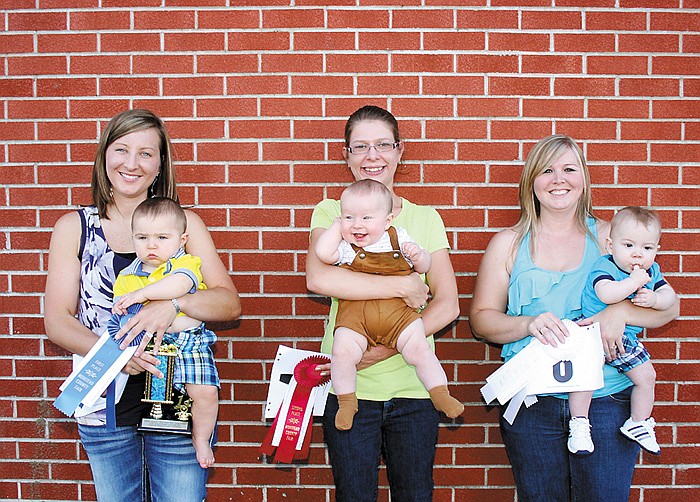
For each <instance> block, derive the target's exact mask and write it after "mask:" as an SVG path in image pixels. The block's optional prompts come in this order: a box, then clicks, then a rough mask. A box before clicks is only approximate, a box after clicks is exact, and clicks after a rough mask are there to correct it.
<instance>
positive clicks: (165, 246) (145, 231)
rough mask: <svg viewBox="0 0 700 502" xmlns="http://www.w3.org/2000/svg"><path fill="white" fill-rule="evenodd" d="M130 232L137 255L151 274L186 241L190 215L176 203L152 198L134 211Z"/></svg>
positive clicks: (163, 198) (160, 198)
mask: <svg viewBox="0 0 700 502" xmlns="http://www.w3.org/2000/svg"><path fill="white" fill-rule="evenodd" d="M131 232H132V237H133V239H134V249H135V250H136V256H137V257H138V259H139V260H141V262H142V263H143V264H144V266H145V269H146V270H149V271H152V270H154V269H155V268H157V267H158V266H159V265H162V264H163V263H165V262H166V261H168V259H170V258H171V257H172V256H173V255H175V253H177V251H178V250H179V249H180V248H181V247H183V246H184V245H185V243H186V242H187V216H186V215H185V211H184V210H183V209H182V208H181V207H180V204H178V203H177V202H175V201H174V200H172V199H168V198H166V197H152V198H150V199H146V200H145V201H143V202H142V203H141V204H139V205H138V206H137V207H136V209H135V210H134V214H133V216H132V217H131Z"/></svg>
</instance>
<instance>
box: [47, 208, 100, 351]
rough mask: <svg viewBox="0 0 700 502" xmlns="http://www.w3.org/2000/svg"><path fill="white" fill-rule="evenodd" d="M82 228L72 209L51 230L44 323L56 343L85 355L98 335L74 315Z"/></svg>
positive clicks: (49, 335)
mask: <svg viewBox="0 0 700 502" xmlns="http://www.w3.org/2000/svg"><path fill="white" fill-rule="evenodd" d="M80 232H81V230H80V216H79V215H78V213H77V212H72V213H69V214H66V215H64V216H62V217H61V218H60V219H59V220H58V221H57V222H56V226H55V227H54V229H53V233H52V234H51V244H50V245H49V273H48V276H47V278H46V295H45V300H44V327H45V328H46V335H47V336H48V337H49V340H51V341H52V342H53V343H55V344H56V345H58V346H60V347H63V348H64V349H66V350H68V351H70V352H72V353H74V354H80V355H85V354H87V352H88V351H89V350H90V348H92V346H93V345H94V344H95V342H97V336H96V335H95V334H94V333H93V332H92V331H90V330H89V329H88V328H86V327H85V326H83V325H82V324H81V323H80V321H78V319H76V318H75V314H76V312H77V310H78V295H79V292H80V260H79V259H78V247H79V246H80Z"/></svg>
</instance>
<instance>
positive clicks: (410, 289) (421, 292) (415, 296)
mask: <svg viewBox="0 0 700 502" xmlns="http://www.w3.org/2000/svg"><path fill="white" fill-rule="evenodd" d="M405 279H406V282H405V286H404V294H403V295H402V296H401V299H402V300H403V301H404V303H406V305H408V306H409V307H411V308H412V309H419V308H425V305H426V304H427V303H428V292H429V291H430V288H428V285H427V284H426V283H425V282H423V279H421V277H420V275H418V274H417V273H415V272H413V273H412V274H410V275H407V276H405Z"/></svg>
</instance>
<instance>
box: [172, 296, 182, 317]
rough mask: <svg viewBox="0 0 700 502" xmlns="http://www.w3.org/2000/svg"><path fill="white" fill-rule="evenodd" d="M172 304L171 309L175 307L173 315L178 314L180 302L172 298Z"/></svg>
mask: <svg viewBox="0 0 700 502" xmlns="http://www.w3.org/2000/svg"><path fill="white" fill-rule="evenodd" d="M170 301H171V302H172V304H173V307H175V315H179V314H180V302H178V301H177V298H172V299H171V300H170Z"/></svg>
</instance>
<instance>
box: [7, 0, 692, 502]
mask: <svg viewBox="0 0 700 502" xmlns="http://www.w3.org/2000/svg"><path fill="white" fill-rule="evenodd" d="M399 3H400V4H401V5H400V6H398V5H395V4H399ZM358 4H360V5H358ZM699 7H700V1H698V0H653V1H652V0H521V1H515V0H462V1H453V2H448V1H441V0H403V1H401V2H391V1H384V0H376V1H364V0H363V1H356V0H327V1H325V2H322V1H317V0H269V1H267V2H254V1H253V0H240V1H238V0H228V1H227V0H130V1H126V0H101V1H98V0H60V1H59V0H0V8H2V9H4V10H1V11H0V23H1V25H2V27H3V28H4V29H3V32H2V33H0V52H1V53H2V54H3V55H2V57H0V72H1V73H2V78H0V94H1V95H2V96H3V99H2V107H1V108H0V114H1V116H0V184H1V186H0V194H1V196H0V458H2V476H1V477H2V479H1V480H0V498H6V499H19V498H21V499H34V500H38V499H40V500H94V499H95V494H94V490H93V487H92V484H91V476H90V471H89V467H88V464H87V462H86V459H85V454H84V452H83V451H82V450H81V448H80V447H79V444H78V442H77V440H76V428H75V425H74V423H73V421H72V420H69V419H65V418H63V417H62V416H61V415H60V414H59V413H58V412H57V411H56V410H55V409H53V407H52V406H51V402H52V401H53V399H54V398H55V397H56V395H57V388H58V385H59V383H60V382H61V381H62V379H63V378H64V377H65V376H66V375H67V374H68V372H69V367H70V363H69V359H68V354H66V352H65V351H64V350H62V349H60V348H58V347H56V346H54V345H53V344H51V343H50V342H48V340H47V338H46V336H45V334H44V328H43V320H42V309H43V289H44V281H45V275H46V261H47V250H48V243H49V238H50V234H51V229H52V226H53V224H54V222H55V221H56V219H57V218H58V217H59V216H60V215H62V214H64V213H65V212H67V211H70V210H72V209H73V208H75V207H76V205H77V204H85V203H88V202H89V179H90V170H91V161H92V159H93V155H94V151H95V145H96V141H97V138H98V136H99V133H100V130H101V129H102V128H103V127H104V125H105V123H106V120H107V119H108V118H109V117H111V116H112V115H114V114H115V113H117V112H118V111H120V110H123V109H125V108H128V107H146V108H150V109H152V110H154V111H155V112H157V113H158V114H160V115H161V116H162V117H163V118H164V119H165V120H166V122H167V124H168V126H169V129H170V131H171V133H172V135H173V137H174V141H175V145H176V155H177V161H178V179H179V182H180V186H181V193H182V199H183V202H184V203H186V204H191V205H193V206H194V209H195V211H197V212H198V213H199V214H200V215H201V216H202V217H203V218H204V220H205V222H206V223H207V224H208V225H209V228H210V229H211V232H212V234H213V236H214V239H215V241H216V245H217V247H218V249H219V250H220V252H221V257H222V259H223V260H224V262H225V263H226V265H227V266H228V267H229V269H230V271H231V274H232V276H233V279H234V281H235V283H236V285H237V287H238V288H239V290H240V292H241V294H242V301H243V313H244V315H243V316H242V318H241V321H240V323H238V324H237V325H228V326H218V327H217V329H218V334H219V336H220V342H219V343H218V344H217V345H218V348H217V357H218V361H219V369H220V372H221V375H222V377H223V381H222V403H221V404H222V406H221V423H220V427H219V435H220V443H219V448H218V450H217V461H218V463H217V467H216V469H215V470H214V472H213V475H212V477H211V479H210V485H209V486H210V490H209V494H210V497H209V499H210V500H251V501H280V500H287V501H289V500H304V501H306V502H308V501H326V500H332V497H333V491H332V478H331V473H330V470H329V468H328V467H327V457H326V452H325V449H324V447H323V442H322V431H321V429H320V426H316V427H314V442H313V445H312V453H311V459H310V461H309V462H308V463H304V464H299V465H294V466H292V467H287V468H280V467H277V466H275V465H265V464H263V463H261V462H260V461H259V460H258V458H257V455H258V454H257V448H258V445H259V443H260V441H261V439H262V437H263V436H264V434H265V432H266V430H267V426H266V424H265V423H264V422H263V420H262V418H261V417H262V413H263V401H264V399H265V395H266V389H267V382H266V376H267V375H269V372H270V366H271V359H272V358H273V357H274V354H275V352H276V348H277V345H278V344H287V345H292V346H296V347H300V348H305V349H317V348H318V346H319V341H320V337H321V334H322V328H323V319H324V314H325V313H326V312H327V309H328V302H327V301H326V300H325V299H324V298H319V297H317V296H315V295H311V294H309V293H308V292H307V291H306V288H305V284H304V260H305V256H306V244H307V237H308V224H309V218H310V215H311V210H312V208H313V206H314V204H315V203H316V202H318V201H319V200H321V199H322V198H323V197H325V196H335V195H337V194H338V193H339V191H340V189H341V187H342V186H343V184H344V183H346V182H348V181H349V180H350V175H349V173H348V172H347V170H346V169H345V168H344V167H343V164H342V162H341V150H340V149H341V146H342V145H341V141H340V138H341V137H342V127H343V124H344V120H345V118H346V117H347V116H348V115H349V113H351V112H352V111H353V110H354V109H356V108H357V107H358V106H360V105H363V104H366V103H373V104H379V105H381V106H385V107H388V108H389V109H390V110H391V111H392V112H394V114H395V115H396V116H397V117H398V118H399V121H400V123H401V126H402V128H403V134H404V136H405V137H406V138H407V143H406V153H405V167H406V169H405V172H404V173H403V174H401V175H400V176H399V179H398V181H399V183H398V186H397V191H398V192H399V193H401V194H403V195H405V196H407V197H408V198H410V199H411V200H413V201H415V202H418V203H424V204H431V205H434V206H435V207H437V208H438V211H439V212H440V213H441V215H442V216H443V218H444V220H445V223H446V225H447V231H448V235H449V239H450V242H451V244H452V246H453V251H452V260H453V263H454V266H455V269H456V271H457V276H458V277H457V279H458V285H459V291H460V299H461V306H462V312H463V315H462V316H461V317H460V319H459V322H458V323H457V324H456V325H455V326H453V327H452V328H451V329H448V330H446V332H445V334H444V336H443V337H442V338H441V339H440V340H439V341H438V343H437V351H438V355H439V357H440V358H441V359H442V360H443V361H444V366H445V368H446V370H447V373H448V375H449V377H450V379H451V380H453V381H454V382H453V388H454V389H455V393H456V395H457V396H459V397H460V398H461V399H462V400H463V401H466V403H467V411H466V412H465V414H464V421H463V423H460V424H458V425H453V424H450V423H447V422H446V423H444V424H443V425H442V427H441V429H440V440H439V441H440V442H439V447H438V451H437V459H436V468H435V479H436V484H437V487H436V491H435V500H436V501H462V500H485V499H486V498H487V497H488V500H513V499H514V488H513V479H512V476H511V473H510V469H509V466H508V461H507V458H506V455H505V452H504V449H503V447H502V445H501V444H500V439H499V433H498V426H497V413H496V410H494V409H487V408H486V407H485V406H484V405H483V403H482V402H481V399H480V396H479V391H478V389H479V387H480V385H481V384H482V382H483V380H484V378H485V377H486V375H488V374H489V373H490V372H491V371H493V370H494V369H495V368H496V367H497V366H498V361H499V351H498V350H497V349H494V348H489V347H488V346H486V345H484V344H482V343H479V342H476V341H475V340H473V339H472V337H471V334H470V331H469V327H468V325H467V322H466V318H465V316H464V313H466V312H467V311H468V305H469V301H470V297H471V292H472V288H473V284H474V276H475V272H476V269H477V266H478V263H479V260H480V257H481V253H482V251H483V249H484V248H485V246H486V244H487V242H488V240H489V238H490V237H491V235H492V234H493V233H494V232H495V231H496V230H498V229H500V228H503V227H504V226H507V225H510V224H512V223H514V221H515V218H516V215H517V209H516V203H517V188H516V185H517V179H518V174H519V171H520V168H521V166H522V163H523V152H526V151H527V150H528V148H529V147H530V146H531V145H532V144H533V143H534V142H535V141H537V140H538V139H540V138H541V137H543V136H545V135H547V134H550V133H552V132H558V133H566V134H570V135H572V136H573V137H575V138H577V139H578V140H580V143H581V144H582V145H583V148H584V151H585V153H586V155H587V158H588V160H589V161H590V165H591V171H592V178H593V182H594V184H595V188H594V204H595V206H596V209H597V211H598V214H599V215H601V216H604V217H610V216H611V214H612V212H613V210H614V209H615V208H618V207H620V206H623V205H627V204H635V205H653V206H655V207H657V208H658V209H659V210H660V211H661V213H662V216H663V222H664V227H665V232H664V236H663V239H662V254H661V255H660V257H659V261H660V262H661V264H662V267H663V269H664V270H665V272H666V276H667V277H668V278H669V279H670V281H671V282H672V284H673V285H674V286H675V288H676V289H677V291H678V292H679V293H680V294H681V296H682V312H681V319H679V320H678V321H676V322H674V323H672V324H670V325H668V326H666V327H664V328H662V329H657V330H652V331H650V332H649V333H647V334H646V338H645V340H644V341H645V343H646V344H647V345H648V347H649V348H650V351H651V353H652V355H653V357H654V360H655V365H656V369H657V371H658V380H659V383H658V386H657V407H656V411H655V415H656V417H657V420H658V421H659V426H658V435H659V438H660V443H662V446H663V454H662V456H661V457H651V456H647V455H643V456H641V457H640V462H639V466H638V468H637V470H636V473H635V477H634V487H633V494H632V500H635V501H637V500H640V501H641V500H643V501H645V502H648V501H657V500H691V499H692V500H696V499H697V497H698V496H700V453H699V452H700V449H699V448H698V447H697V446H698V443H700V412H699V411H698V410H699V407H698V401H699V400H700V398H699V397H698V388H699V385H698V382H699V381H700V373H699V372H698V368H700V366H699V365H698V362H700V343H698V341H697V339H696V337H695V333H696V332H695V329H699V328H700V322H699V320H698V319H699V317H698V310H699V308H700V300H699V299H698V294H697V291H698V289H699V288H700V251H699V250H700V238H699V237H700V232H699V230H698V229H700V210H699V209H698V207H696V205H695V204H696V201H697V200H698V197H699V196H700V190H699V187H700V34H699V32H700V11H698V8H699ZM381 479H382V485H384V486H385V485H386V482H385V475H384V473H383V472H382V476H381ZM387 498H388V496H387V492H386V489H385V488H384V489H383V490H382V491H381V496H380V499H381V500H387Z"/></svg>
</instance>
